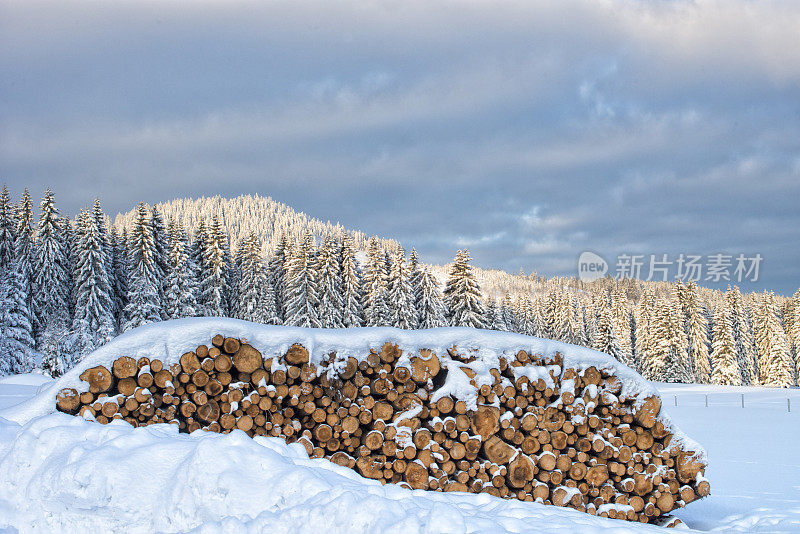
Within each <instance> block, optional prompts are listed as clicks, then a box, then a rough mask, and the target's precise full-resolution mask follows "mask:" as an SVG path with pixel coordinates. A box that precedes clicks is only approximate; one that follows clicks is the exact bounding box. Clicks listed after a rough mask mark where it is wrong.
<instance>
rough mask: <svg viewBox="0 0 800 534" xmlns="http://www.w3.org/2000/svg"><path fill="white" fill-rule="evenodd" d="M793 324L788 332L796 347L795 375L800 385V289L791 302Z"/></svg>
mask: <svg viewBox="0 0 800 534" xmlns="http://www.w3.org/2000/svg"><path fill="white" fill-rule="evenodd" d="M789 306H790V310H791V315H792V324H791V326H790V327H789V331H788V332H787V334H788V335H789V339H790V340H791V344H792V346H793V347H794V363H795V377H796V378H797V383H798V385H800V289H798V290H797V291H796V292H795V294H794V296H793V297H792V298H791V301H790V302H789Z"/></svg>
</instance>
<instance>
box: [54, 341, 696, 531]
mask: <svg viewBox="0 0 800 534" xmlns="http://www.w3.org/2000/svg"><path fill="white" fill-rule="evenodd" d="M473 362H474V357H471V356H464V355H459V354H458V353H457V352H456V351H455V350H451V351H448V354H446V355H442V357H441V358H440V357H439V356H438V355H436V354H434V353H433V352H431V351H428V350H421V351H418V353H416V355H414V356H411V357H409V356H408V355H404V354H403V353H402V352H401V350H400V349H399V348H398V347H397V346H396V345H392V344H390V343H385V344H384V345H383V346H382V347H380V348H378V349H376V350H373V351H371V352H370V353H369V354H366V355H364V357H363V359H360V360H359V359H356V358H353V357H350V358H347V359H341V358H337V357H336V355H335V354H333V353H332V354H330V355H329V358H328V359H327V360H325V361H323V362H322V363H321V365H319V366H315V365H314V364H313V363H310V358H309V353H308V351H307V350H306V349H305V348H304V347H303V346H301V345H299V344H295V345H293V346H292V347H291V348H290V349H289V350H288V351H287V352H286V353H285V354H284V355H283V356H282V357H280V358H267V359H264V358H262V355H261V353H260V352H259V350H258V349H257V348H255V347H253V346H251V345H250V344H248V343H247V342H246V341H245V340H240V339H235V338H231V337H225V336H223V335H221V334H220V335H217V336H214V338H213V339H212V343H211V346H210V347H209V346H206V345H200V346H199V347H196V348H194V350H192V351H190V352H186V353H185V354H183V355H182V356H181V358H180V361H179V362H178V363H175V364H172V365H169V366H167V365H164V364H163V363H162V362H161V361H160V360H158V359H152V360H150V359H148V358H140V359H138V360H134V359H133V358H130V357H126V356H120V357H119V358H117V359H116V360H115V361H114V362H113V364H112V365H111V369H110V370H109V369H108V368H106V367H105V366H97V367H93V368H90V369H87V370H85V371H84V372H83V374H81V375H80V378H81V380H83V382H85V384H86V385H87V387H85V388H83V391H78V389H75V388H66V389H62V390H61V391H60V392H59V393H58V395H57V397H56V404H57V408H58V409H59V410H61V411H62V412H67V413H71V414H79V415H81V416H83V417H85V418H89V419H95V420H97V421H98V422H100V423H108V422H109V421H111V420H113V419H124V420H125V421H127V422H129V423H130V424H132V425H134V426H139V425H147V424H153V423H169V424H174V425H178V426H179V427H180V430H181V431H184V432H192V431H195V430H199V429H203V430H208V431H213V432H230V431H231V430H234V429H239V430H242V431H244V432H246V433H247V434H248V435H250V436H276V437H282V438H283V439H285V440H287V441H289V442H299V443H301V444H303V446H305V448H306V450H307V451H308V454H309V455H310V456H311V457H315V458H323V457H324V458H328V459H330V460H331V461H332V462H334V463H336V464H339V465H342V466H347V467H350V468H353V469H355V470H357V471H358V472H359V473H361V474H362V475H363V476H365V477H367V478H372V479H377V480H380V481H382V482H393V483H398V484H401V485H404V486H406V487H409V488H413V489H426V490H435V491H466V492H476V493H477V492H486V493H490V494H492V495H495V496H499V497H505V498H516V499H521V500H526V501H539V502H544V503H546V504H554V505H556V506H568V507H572V508H575V509H578V510H581V511H584V512H587V513H590V514H594V515H600V516H605V517H611V518H617V519H627V520H631V521H640V522H645V523H646V522H653V521H656V520H663V516H665V515H666V514H668V513H669V512H670V511H671V510H673V509H675V508H678V507H682V506H685V505H686V504H688V503H690V502H692V501H694V500H696V499H698V498H701V497H704V496H705V495H708V493H709V491H710V487H709V484H708V481H707V480H706V479H705V478H703V473H704V470H705V467H706V466H705V463H704V462H703V461H702V458H701V457H700V456H699V455H698V454H696V451H694V450H686V449H687V447H686V446H685V445H684V443H685V442H684V441H683V440H680V439H673V437H674V435H673V433H672V431H671V428H670V426H669V424H668V423H667V424H665V423H664V421H665V420H664V419H663V418H661V417H659V412H660V410H661V401H660V399H659V398H658V397H657V396H654V395H650V396H648V397H646V398H638V397H637V396H636V395H629V394H625V393H624V392H623V389H624V388H623V385H622V382H621V381H620V379H619V378H618V377H617V376H614V375H613V374H612V372H611V371H610V370H609V369H610V368H609V369H606V368H603V369H598V368H597V367H596V366H589V367H586V368H583V369H576V368H570V367H566V368H564V363H563V359H562V357H561V354H560V353H555V354H554V356H552V357H550V358H545V357H542V356H540V355H535V354H529V353H527V352H525V351H522V350H521V351H519V352H518V353H517V354H516V356H515V357H512V358H503V357H501V358H500V359H499V366H498V368H491V369H482V368H480V367H479V366H476V365H473ZM487 371H488V374H487Z"/></svg>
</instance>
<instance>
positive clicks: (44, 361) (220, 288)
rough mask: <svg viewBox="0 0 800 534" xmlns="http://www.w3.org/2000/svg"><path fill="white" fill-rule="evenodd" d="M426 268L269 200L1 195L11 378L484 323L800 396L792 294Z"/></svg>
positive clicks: (3, 309)
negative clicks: (233, 341)
mask: <svg viewBox="0 0 800 534" xmlns="http://www.w3.org/2000/svg"><path fill="white" fill-rule="evenodd" d="M470 261H471V260H470V256H469V252H468V251H466V250H462V251H458V253H457V254H456V256H455V259H454V261H453V262H452V263H451V264H450V265H446V266H437V265H429V264H425V263H424V262H423V261H421V260H420V258H419V257H418V256H417V254H416V252H415V251H414V250H413V249H412V250H411V252H410V254H408V255H407V254H406V251H405V250H404V248H403V247H402V245H401V244H400V243H397V242H396V241H394V240H390V239H381V238H378V237H375V236H373V237H368V236H366V235H365V234H363V233H362V232H359V231H354V230H347V229H345V228H343V227H342V226H341V225H338V224H332V223H330V222H322V221H319V220H317V219H313V218H310V217H308V216H306V215H305V214H303V213H300V212H296V211H294V210H292V209H291V208H290V207H288V206H286V205H284V204H280V203H277V202H275V201H273V200H271V199H270V198H268V197H260V196H251V195H247V196H242V197H237V198H235V199H222V198H220V197H213V198H199V199H178V200H174V201H171V202H167V203H160V204H156V205H154V206H148V205H146V204H144V203H141V204H139V205H138V207H137V208H135V209H134V210H132V211H131V212H128V213H126V214H121V215H117V217H116V219H115V221H114V223H113V224H112V223H111V222H110V221H109V218H108V217H107V216H106V215H105V214H104V213H103V211H102V208H101V204H100V201H99V199H97V200H95V202H94V204H93V206H92V207H91V208H90V209H85V210H82V211H81V212H80V213H79V214H78V215H77V216H76V217H74V218H70V217H66V216H62V215H61V214H60V213H59V211H58V209H57V208H56V203H55V199H54V196H53V194H52V193H51V192H50V191H47V192H46V193H45V195H44V198H43V199H42V201H41V203H40V209H39V215H38V218H37V217H35V214H34V209H33V202H32V199H31V197H30V195H29V194H28V192H27V190H26V191H25V193H24V194H23V195H22V197H21V198H20V199H19V201H18V202H13V201H12V199H11V198H10V195H9V194H8V191H7V189H6V188H4V189H3V192H2V196H0V374H6V373H18V372H26V371H29V370H31V369H33V368H34V367H37V366H38V367H40V368H42V369H43V370H44V371H45V372H47V373H49V374H52V375H54V376H58V375H60V374H63V373H64V372H65V371H66V370H67V369H69V368H70V367H72V366H73V365H74V364H75V363H76V362H77V361H79V360H80V359H81V358H82V357H83V356H85V355H86V354H88V353H89V352H91V351H92V350H93V349H95V348H96V347H99V346H100V345H102V344H104V343H106V342H107V341H108V340H110V339H111V338H113V337H114V336H115V335H117V334H119V333H121V332H124V331H126V330H129V329H131V328H135V327H137V326H140V325H142V324H147V323H150V322H155V321H161V320H166V319H173V318H180V317H194V316H227V317H236V318H241V319H245V320H249V321H255V322H260V323H266V324H287V325H294V326H306V327H325V328H343V327H358V326H395V327H398V328H405V329H414V328H433V327H438V326H471V327H477V328H489V329H496V330H509V331H515V332H521V333H524V334H528V335H533V336H538V337H545V338H551V339H556V340H560V341H565V342H569V343H574V344H578V345H583V346H588V347H592V348H595V349H597V350H601V351H603V352H606V353H608V354H610V355H611V356H613V357H614V358H616V359H618V360H620V361H622V362H624V363H626V364H627V365H629V366H631V367H632V368H634V369H636V370H638V371H639V372H640V373H642V375H644V376H645V378H648V379H651V380H659V381H671V382H700V383H715V384H730V385H738V384H761V385H770V386H779V387H788V386H792V385H795V384H797V380H798V375H800V290H799V291H798V292H797V293H795V294H794V296H793V297H788V298H787V297H784V296H780V295H775V294H773V293H770V292H762V293H742V292H741V291H740V290H739V289H738V288H736V287H732V288H729V289H728V290H727V291H724V292H723V291H717V290H711V289H708V288H704V287H698V286H697V285H696V284H694V283H693V282H691V281H689V282H688V283H685V284H684V283H683V282H680V281H678V282H675V283H668V282H645V281H641V280H636V279H622V280H617V279H613V278H603V279H600V280H597V281H594V282H590V283H585V282H582V281H580V280H578V279H576V278H570V277H554V278H547V277H544V276H540V275H538V274H537V273H535V272H534V273H531V274H529V275H525V274H522V273H521V274H519V275H512V274H509V273H506V272H504V271H498V270H483V269H479V268H474V267H473V266H472V265H471V264H470Z"/></svg>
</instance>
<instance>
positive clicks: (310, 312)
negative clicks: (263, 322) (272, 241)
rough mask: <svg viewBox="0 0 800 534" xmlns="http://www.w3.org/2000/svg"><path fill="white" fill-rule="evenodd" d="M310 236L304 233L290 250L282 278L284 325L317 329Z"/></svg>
mask: <svg viewBox="0 0 800 534" xmlns="http://www.w3.org/2000/svg"><path fill="white" fill-rule="evenodd" d="M315 263H316V258H315V254H314V236H313V235H312V234H311V232H306V233H305V235H304V236H303V241H302V242H301V243H300V244H299V245H298V246H296V247H294V250H292V253H291V256H290V259H289V270H288V272H287V275H286V278H285V279H284V283H285V288H286V294H287V297H288V298H287V300H286V319H285V321H284V324H287V325H290V326H302V327H305V328H319V327H320V325H321V323H320V318H319V315H318V306H319V289H318V287H317V279H316V270H317V269H316V265H315Z"/></svg>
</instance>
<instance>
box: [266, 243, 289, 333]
mask: <svg viewBox="0 0 800 534" xmlns="http://www.w3.org/2000/svg"><path fill="white" fill-rule="evenodd" d="M288 247H289V238H288V237H287V235H286V234H285V233H284V234H281V238H280V240H278V244H277V245H276V246H275V250H273V251H272V256H271V257H270V259H269V281H270V284H271V285H272V291H273V292H274V293H275V312H276V314H277V316H278V317H279V318H280V319H284V318H285V315H284V300H283V295H284V294H285V293H286V288H285V287H284V275H285V274H286V271H287V269H288V267H289V266H288V264H287V261H286V260H287V256H286V253H287V251H288V250H287V249H288Z"/></svg>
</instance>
